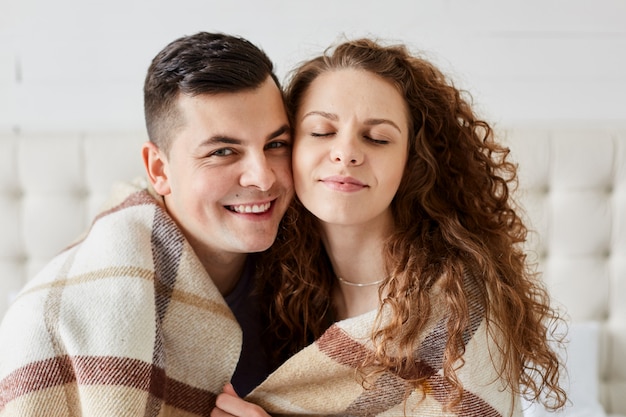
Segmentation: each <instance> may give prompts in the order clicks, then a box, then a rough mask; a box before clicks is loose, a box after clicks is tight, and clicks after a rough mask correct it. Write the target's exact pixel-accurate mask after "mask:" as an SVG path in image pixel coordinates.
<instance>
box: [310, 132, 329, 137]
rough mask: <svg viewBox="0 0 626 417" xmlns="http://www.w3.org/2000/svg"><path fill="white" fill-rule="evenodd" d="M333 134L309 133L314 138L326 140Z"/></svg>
mask: <svg viewBox="0 0 626 417" xmlns="http://www.w3.org/2000/svg"><path fill="white" fill-rule="evenodd" d="M334 134H335V132H311V136H313V137H314V138H326V137H329V136H332V135H334Z"/></svg>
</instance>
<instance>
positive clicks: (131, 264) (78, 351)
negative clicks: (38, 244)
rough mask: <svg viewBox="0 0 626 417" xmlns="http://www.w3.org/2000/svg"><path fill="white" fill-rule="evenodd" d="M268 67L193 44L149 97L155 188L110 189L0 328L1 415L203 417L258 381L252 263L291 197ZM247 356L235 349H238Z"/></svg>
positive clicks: (153, 70)
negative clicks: (228, 389)
mask: <svg viewBox="0 0 626 417" xmlns="http://www.w3.org/2000/svg"><path fill="white" fill-rule="evenodd" d="M272 71H273V66H272V63H271V61H270V60H269V59H268V58H267V56H266V55H265V54H264V53H263V52H262V51H260V50H259V49H258V48H257V47H255V46H254V45H252V44H251V43H249V42H248V41H246V40H244V39H241V38H236V37H232V36H228V35H223V34H209V33H198V34H196V35H193V36H188V37H183V38H181V39H178V40H176V41H174V42H172V43H171V44H169V45H168V46H166V47H165V48H164V49H163V50H162V51H161V52H160V53H159V54H158V55H157V56H156V57H155V58H154V60H153V61H152V64H151V66H150V68H149V69H148V74H147V77H146V81H145V85H144V104H145V117H146V126H147V129H148V135H149V138H150V141H149V142H148V143H146V144H145V145H144V146H143V150H142V156H143V160H144V164H145V167H146V172H147V174H148V175H147V176H148V179H149V182H150V186H148V187H145V188H143V187H131V186H130V185H129V186H127V187H126V188H124V189H123V190H121V191H120V192H118V195H116V196H115V198H114V200H113V201H112V203H111V206H110V209H108V210H106V211H104V212H102V213H101V214H100V215H99V216H97V218H96V219H95V221H94V223H93V224H92V227H91V229H90V230H89V232H88V233H87V234H86V236H85V237H84V238H83V239H82V240H81V241H79V242H78V243H77V244H75V245H73V246H72V247H70V248H68V249H67V250H65V251H64V252H63V253H61V254H60V255H59V256H57V257H56V258H54V259H53V260H52V261H51V262H50V264H48V265H47V266H46V267H45V268H44V270H43V271H42V272H41V273H40V274H38V276H37V277H35V278H34V279H33V280H32V281H31V282H29V284H28V285H27V287H26V288H25V289H24V290H23V291H22V293H21V294H20V296H19V297H18V299H17V300H16V302H15V303H14V304H13V306H12V307H11V308H10V310H9V311H8V312H7V314H6V315H5V319H4V321H3V323H2V325H1V326H0V416H17V415H19V416H24V415H45V416H76V415H82V416H114V415H119V416H157V415H171V416H178V415H180V416H183V415H184V416H189V415H204V416H208V415H209V414H210V412H211V410H212V409H213V408H214V405H215V398H216V395H217V393H219V392H220V391H221V390H222V387H223V386H224V385H225V384H226V383H228V382H229V381H232V383H233V385H234V387H235V390H237V394H239V395H241V396H244V395H245V394H246V393H248V392H249V391H250V390H251V389H252V388H253V387H254V386H256V385H257V384H258V383H259V382H260V381H262V380H263V378H264V377H265V376H266V375H267V373H268V372H269V368H268V366H267V361H266V358H265V356H264V354H263V352H262V350H261V349H260V348H259V346H261V343H260V324H259V320H260V314H259V311H258V310H257V309H258V304H257V303H256V302H255V300H254V297H252V294H253V293H252V288H253V275H254V258H253V256H252V255H248V253H252V252H260V251H263V250H265V249H267V248H268V247H269V246H270V245H271V244H272V242H273V241H274V239H275V237H276V233H277V228H278V224H279V222H280V219H281V217H282V215H283V214H284V212H285V210H286V209H287V206H288V204H289V201H290V200H291V198H292V195H293V190H292V179H291V167H290V161H291V156H290V154H291V152H290V150H291V136H290V128H289V124H288V119H287V116H286V112H285V108H284V104H283V101H282V95H281V92H280V88H279V85H278V82H277V79H276V77H275V75H274V74H273V72H272ZM242 345H243V347H242Z"/></svg>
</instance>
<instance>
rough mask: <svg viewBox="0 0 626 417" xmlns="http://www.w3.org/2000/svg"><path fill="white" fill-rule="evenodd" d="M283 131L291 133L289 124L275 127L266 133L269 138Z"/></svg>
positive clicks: (277, 135) (275, 136)
mask: <svg viewBox="0 0 626 417" xmlns="http://www.w3.org/2000/svg"><path fill="white" fill-rule="evenodd" d="M285 133H288V134H291V127H290V126H289V125H282V126H281V127H280V128H278V129H276V130H275V131H274V132H272V133H270V134H269V135H267V139H268V140H271V139H274V138H277V137H279V136H282V135H284V134H285Z"/></svg>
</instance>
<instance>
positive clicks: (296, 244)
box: [218, 39, 565, 416]
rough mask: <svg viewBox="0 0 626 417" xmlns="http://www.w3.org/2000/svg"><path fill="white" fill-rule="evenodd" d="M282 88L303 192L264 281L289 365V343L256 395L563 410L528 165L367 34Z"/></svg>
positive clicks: (329, 407) (328, 407)
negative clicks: (528, 208) (519, 202)
mask: <svg viewBox="0 0 626 417" xmlns="http://www.w3.org/2000/svg"><path fill="white" fill-rule="evenodd" d="M286 97H287V104H288V108H289V109H290V111H291V112H292V119H293V124H294V126H295V135H294V148H293V157H292V158H293V173H294V185H295V190H296V194H297V200H296V201H295V202H294V204H293V206H292V207H291V208H290V210H289V211H288V214H287V216H286V217H285V219H284V221H283V222H284V223H283V226H284V227H283V228H282V230H281V232H280V236H279V240H278V242H277V243H276V244H275V245H274V247H273V248H272V249H271V250H270V251H269V252H268V253H267V254H266V264H267V265H269V266H268V267H267V268H266V269H265V270H264V277H265V287H264V291H265V292H266V295H267V297H265V299H267V300H270V299H271V300H274V302H273V303H272V305H270V306H269V309H270V311H271V315H270V317H269V318H270V321H269V325H270V328H271V337H270V338H269V339H270V340H273V341H275V345H274V346H273V347H274V349H275V351H277V352H278V355H277V358H276V360H277V363H280V362H281V361H283V360H285V359H287V358H289V357H290V356H292V355H293V356H292V357H291V358H289V359H288V360H287V362H285V363H284V364H283V365H282V366H280V367H279V368H278V370H277V371H276V372H275V373H274V374H273V375H272V376H270V378H269V379H268V380H266V381H265V382H264V383H263V384H262V385H261V386H260V387H258V388H257V389H256V390H255V391H254V392H253V393H252V395H251V396H249V397H248V398H247V399H248V400H250V401H252V402H256V403H257V404H259V405H261V406H262V407H263V408H264V409H265V410H266V411H267V412H269V413H270V414H272V413H276V414H324V415H333V414H350V415H360V414H368V415H371V414H379V413H386V415H419V416H441V415H481V416H485V415H493V416H499V415H502V416H507V415H520V414H521V411H520V405H519V395H520V394H523V395H526V396H527V397H529V398H532V399H537V398H541V399H542V400H543V401H544V403H545V404H546V405H547V406H548V407H550V408H559V407H561V406H562V405H563V404H564V402H565V393H564V391H563V390H562V389H561V388H560V387H559V381H558V379H559V366H560V364H559V360H558V357H557V356H556V354H555V353H554V352H553V350H551V348H550V346H549V345H548V339H549V336H550V335H551V333H550V328H551V323H552V322H553V321H554V320H558V316H557V314H556V312H555V311H553V310H552V309H551V308H550V307H549V299H548V295H547V293H546V291H545V290H544V288H543V287H542V285H541V284H540V283H539V281H538V280H537V278H536V277H535V274H533V273H532V270H531V268H530V266H529V265H527V262H526V256H525V254H524V252H523V250H522V247H521V245H522V243H523V242H524V241H525V239H526V234H527V229H526V227H525V226H524V224H523V222H522V220H521V219H520V217H519V216H518V214H517V213H516V211H515V210H514V205H513V202H512V201H511V197H510V195H509V192H510V189H511V187H512V186H513V185H514V184H515V180H516V168H515V166H514V165H513V164H511V163H510V162H508V160H507V159H506V158H507V155H508V150H507V149H506V148H504V147H502V146H501V145H499V144H498V143H496V142H495V141H494V139H493V134H492V130H491V128H490V127H489V125H488V124H487V123H485V122H483V121H481V120H479V119H477V117H476V115H475V114H474V112H473V110H472V109H471V106H470V105H469V103H468V101H467V100H466V99H465V98H464V97H463V94H462V93H461V92H460V91H459V90H457V89H456V88H454V87H453V86H452V85H451V83H449V82H448V81H447V80H446V78H445V77H444V76H443V74H442V73H441V72H440V71H439V70H438V69H437V68H435V67H434V66H433V65H431V64H430V63H429V62H427V61H425V60H423V59H421V58H419V57H417V56H413V55H411V54H410V53H409V52H408V50H407V49H406V48H405V47H404V46H389V47H387V46H383V45H381V44H378V43H376V42H374V41H371V40H367V39H363V40H356V41H351V42H345V43H343V44H341V45H339V46H337V47H336V48H334V49H330V50H329V51H327V53H326V54H324V55H323V56H320V57H318V58H315V59H312V60H310V61H308V62H305V63H304V64H303V65H301V66H300V67H299V68H298V69H297V70H296V71H295V72H294V73H293V76H292V79H291V82H290V85H289V87H288V90H287V92H286ZM277 274H278V275H279V276H280V279H278V278H277ZM313 340H315V342H314V343H313V344H310V343H311V342H312V341H313ZM309 344H310V345H309ZM307 345H309V346H308V347H307ZM305 347H306V348H305ZM303 348H304V349H303ZM301 349H303V350H302V351H300V350H301ZM231 400H232V397H229V396H227V395H225V396H224V395H223V396H221V397H220V398H218V407H220V408H221V405H223V406H224V407H226V408H228V406H229V403H228V401H231ZM224 404H225V405H224ZM231 404H232V403H231ZM250 409H254V410H257V411H258V408H255V406H252V405H250ZM230 412H231V413H233V414H236V412H235V409H230Z"/></svg>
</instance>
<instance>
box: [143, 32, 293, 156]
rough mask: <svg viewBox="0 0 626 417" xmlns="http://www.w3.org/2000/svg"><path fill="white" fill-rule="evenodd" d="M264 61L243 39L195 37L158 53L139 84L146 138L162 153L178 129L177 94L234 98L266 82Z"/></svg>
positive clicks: (269, 63) (269, 68)
mask: <svg viewBox="0 0 626 417" xmlns="http://www.w3.org/2000/svg"><path fill="white" fill-rule="evenodd" d="M273 71H274V66H273V64H272V61H271V60H270V59H269V57H268V56H267V55H266V54H265V53H264V52H263V51H262V50H261V49H260V48H258V47H257V46H255V45H253V44H252V43H251V42H249V41H248V40H246V39H243V38H240V37H236V36H231V35H226V34H222V33H207V32H200V33H197V34H195V35H191V36H184V37H182V38H179V39H177V40H175V41H173V42H171V43H170V44H169V45H167V46H166V47H165V48H163V50H161V52H159V53H158V54H157V55H156V56H155V57H154V59H153V60H152V63H151V64H150V67H149V68H148V73H147V75H146V80H145V83H144V114H145V119H146V127H147V130H148V137H149V138H150V140H151V141H152V142H154V143H155V144H156V145H157V146H158V147H160V148H161V149H163V150H164V151H166V152H167V151H168V150H169V148H170V145H171V137H172V135H173V134H174V132H175V130H176V129H177V128H179V127H180V126H181V125H182V122H183V121H182V119H181V115H180V111H179V109H178V108H177V98H178V96H179V94H187V95H190V96H195V95H199V94H218V93H229V92H231V93H235V92H239V91H243V90H250V89H254V88H256V87H259V86H260V85H261V84H262V83H263V82H264V81H265V80H266V79H267V77H268V76H271V77H272V79H273V80H274V82H275V83H276V85H277V86H278V87H280V83H279V81H278V79H277V77H276V75H275V74H274V72H273Z"/></svg>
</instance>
